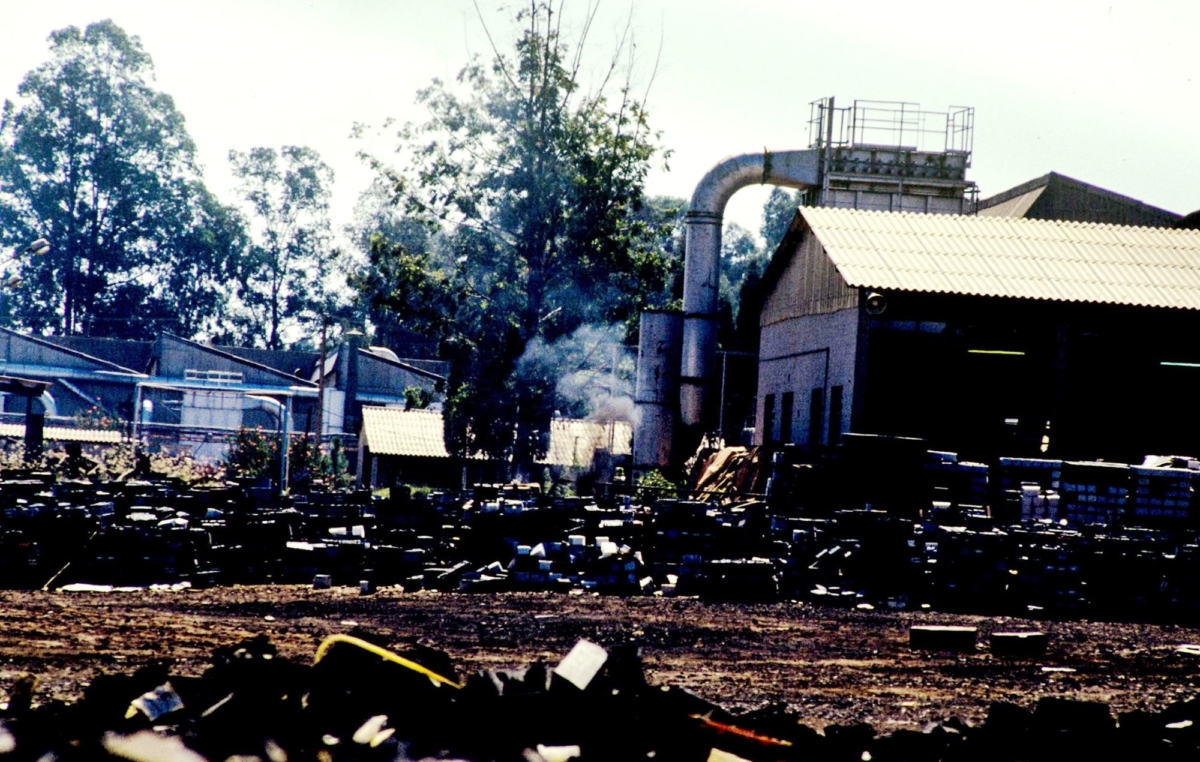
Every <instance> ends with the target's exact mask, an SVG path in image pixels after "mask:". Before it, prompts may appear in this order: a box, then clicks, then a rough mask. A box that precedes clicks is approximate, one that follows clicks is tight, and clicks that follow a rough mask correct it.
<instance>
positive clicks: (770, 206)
mask: <svg viewBox="0 0 1200 762" xmlns="http://www.w3.org/2000/svg"><path fill="white" fill-rule="evenodd" d="M798 206H800V191H794V190H786V189H784V188H778V187H776V188H772V189H771V195H770V196H768V197H767V202H766V203H765V204H763V221H762V227H761V228H759V233H760V234H761V235H762V237H763V241H764V242H765V243H766V245H767V254H768V255H769V254H772V253H774V251H775V247H776V246H778V245H779V242H780V241H782V240H783V234H784V233H786V232H787V229H788V225H791V224H792V217H795V216H796V207H798Z"/></svg>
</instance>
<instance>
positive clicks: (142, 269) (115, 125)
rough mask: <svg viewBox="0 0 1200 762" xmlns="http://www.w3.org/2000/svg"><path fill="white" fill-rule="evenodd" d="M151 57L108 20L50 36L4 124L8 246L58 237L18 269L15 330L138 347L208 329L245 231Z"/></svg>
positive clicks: (8, 105)
mask: <svg viewBox="0 0 1200 762" xmlns="http://www.w3.org/2000/svg"><path fill="white" fill-rule="evenodd" d="M153 78H154V69H153V64H152V62H151V60H150V56H149V55H148V54H147V53H146V52H145V50H143V48H142V45H141V42H140V41H139V39H138V38H137V37H133V36H129V35H127V34H126V33H125V32H124V31H123V30H122V29H121V28H120V27H118V26H117V25H116V24H114V23H113V22H112V21H101V22H97V23H94V24H90V25H89V26H88V27H87V28H86V29H84V30H83V31H80V29H79V28H77V27H73V26H72V27H67V28H65V29H60V30H58V31H56V32H54V33H52V34H51V35H50V59H49V60H48V61H47V62H46V63H44V64H42V65H41V66H39V67H37V68H36V69H34V70H33V71H31V72H29V73H28V74H27V75H26V76H25V78H24V80H23V81H22V82H21V85H20V88H19V99H18V101H17V102H16V103H13V102H10V101H6V102H5V104H4V108H3V115H2V117H0V231H2V232H0V236H3V243H5V244H8V245H12V244H17V243H22V242H25V241H28V240H31V239H33V238H36V237H45V238H48V239H50V241H51V244H52V249H51V251H50V253H49V254H47V255H45V256H44V257H40V258H37V259H30V260H27V261H25V262H22V263H21V265H20V266H21V269H22V272H23V275H24V277H25V281H26V283H27V287H26V288H24V289H22V291H21V292H19V293H18V294H17V296H16V298H15V302H16V305H17V309H16V312H17V318H18V320H19V322H20V323H21V324H23V325H25V326H27V327H29V328H32V329H34V330H37V331H53V332H56V333H62V334H72V333H89V334H96V335H106V336H116V337H137V338H142V337H146V336H149V335H153V334H154V333H155V332H156V331H157V330H158V329H161V328H165V329H168V330H171V331H173V332H176V333H180V334H183V335H187V336H191V335H195V334H198V333H204V332H207V331H210V330H213V329H214V327H215V326H216V324H217V322H218V320H219V315H220V311H221V306H222V303H223V296H224V294H225V293H226V291H225V289H224V287H223V284H224V282H225V277H224V274H225V271H226V269H227V267H228V265H229V263H230V261H231V260H233V259H235V258H236V256H237V254H238V252H239V250H240V245H241V241H242V231H241V225H240V220H239V219H238V217H237V215H236V214H235V213H233V212H231V211H230V210H229V209H227V208H225V207H224V206H222V205H221V204H220V203H219V202H218V201H217V200H216V199H215V198H214V197H213V196H212V195H211V194H209V193H208V191H207V190H206V189H205V188H204V185H203V183H202V181H201V176H200V172H199V170H198V168H197V166H196V161H195V147H194V145H193V144H192V141H191V138H189V137H188V134H187V130H186V129H185V127H184V120H183V116H182V115H181V114H180V113H179V112H178V111H176V109H175V105H174V102H173V101H172V99H171V97H170V96H168V95H166V94H164V93H162V92H159V91H158V90H156V89H155V88H154V86H153Z"/></svg>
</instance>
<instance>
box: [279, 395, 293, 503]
mask: <svg viewBox="0 0 1200 762" xmlns="http://www.w3.org/2000/svg"><path fill="white" fill-rule="evenodd" d="M279 411H280V415H279V417H280V418H281V419H282V420H280V423H281V424H282V426H281V428H282V429H283V438H282V442H281V443H280V447H282V448H283V449H282V450H281V454H280V458H279V461H280V472H281V473H280V475H279V494H280V495H282V494H284V493H285V492H287V488H288V459H289V457H290V454H291V453H290V450H291V449H292V448H291V444H292V397H291V395H288V396H287V397H284V400H283V404H282V405H280V406H279Z"/></svg>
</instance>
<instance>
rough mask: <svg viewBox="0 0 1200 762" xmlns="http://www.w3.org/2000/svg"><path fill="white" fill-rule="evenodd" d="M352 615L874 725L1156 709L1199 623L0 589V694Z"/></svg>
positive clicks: (1197, 661)
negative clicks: (1057, 702) (993, 642)
mask: <svg viewBox="0 0 1200 762" xmlns="http://www.w3.org/2000/svg"><path fill="white" fill-rule="evenodd" d="M912 624H965V625H972V626H976V627H978V628H979V631H980V639H979V640H980V645H979V647H978V649H977V650H976V652H974V653H970V654H944V653H928V652H919V651H913V650H911V649H910V648H909V647H908V627H909V626H910V625H912ZM355 626H361V627H365V628H367V629H369V630H372V631H376V632H380V633H387V634H390V635H391V637H392V638H393V642H394V643H396V644H397V645H402V644H404V643H411V642H416V641H420V642H423V643H426V644H428V645H433V646H436V647H438V648H442V649H444V650H446V651H447V652H448V653H449V654H450V656H451V657H452V658H453V659H454V660H455V662H456V664H458V665H459V674H460V675H464V674H466V673H468V672H470V671H471V670H474V669H479V668H520V667H524V666H526V665H527V664H529V663H531V662H533V661H535V660H542V661H545V662H547V663H550V664H553V663H555V662H557V661H558V659H560V658H561V657H562V656H563V655H564V654H565V653H566V652H567V651H568V650H569V649H570V648H571V646H572V645H573V644H574V642H575V641H576V640H577V639H579V638H589V639H591V640H595V641H597V642H599V643H601V644H613V643H618V642H626V641H634V642H637V643H638V644H640V647H641V653H642V657H643V659H644V663H645V667H646V674H647V678H648V679H649V680H650V681H651V682H653V683H658V684H663V685H667V684H669V685H677V686H681V687H684V688H688V689H690V690H692V691H694V692H695V693H697V694H699V695H701V696H703V697H705V698H707V699H709V700H712V701H716V702H718V703H721V704H723V705H725V706H727V707H729V708H731V709H740V708H750V707H753V706H757V705H761V704H762V703H764V702H768V701H782V702H786V703H787V704H788V705H790V706H791V707H792V708H793V709H795V710H796V711H798V712H799V714H800V716H801V718H802V719H803V721H805V722H807V723H809V724H811V725H813V726H816V727H821V726H823V725H826V724H828V723H833V722H837V723H848V722H868V723H871V724H872V725H874V726H875V727H876V728H877V729H879V730H881V731H889V730H893V729H896V728H899V727H914V726H920V725H922V724H924V723H926V722H928V721H931V720H936V719H944V718H947V717H951V716H957V717H960V718H962V719H964V720H967V721H970V722H978V721H980V720H982V719H983V717H984V715H985V714H986V712H987V709H988V706H989V705H990V704H991V702H993V701H998V700H1007V701H1012V702H1016V703H1019V704H1022V705H1025V706H1030V707H1031V706H1032V705H1033V703H1034V702H1035V701H1036V700H1037V699H1038V698H1039V697H1041V696H1066V697H1072V698H1079V699H1087V700H1096V701H1104V702H1107V703H1109V704H1110V705H1111V707H1112V709H1113V710H1114V712H1123V711H1128V710H1131V709H1146V710H1157V709H1161V708H1163V707H1164V706H1166V705H1167V704H1170V703H1171V702H1173V701H1177V700H1180V699H1182V698H1187V697H1190V696H1192V695H1195V693H1196V684H1197V681H1198V680H1200V676H1198V673H1200V657H1197V656H1189V655H1187V654H1184V653H1179V652H1178V651H1177V650H1176V649H1177V646H1179V645H1181V644H1185V643H1200V631H1198V630H1196V629H1192V628H1183V627H1173V626H1154V625H1141V624H1106V623H1095V622H1039V621H1026V620H1018V619H1008V618H997V617H971V616H954V615H946V614H933V613H916V612H898V613H880V612H865V611H843V610H836V609H822V608H815V607H813V606H811V605H808V604H802V603H781V604H772V605H735V604H709V603H703V602H700V601H697V600H692V599H672V598H615V597H595V596H590V595H585V596H571V595H559V594H540V593H511V594H493V595H466V594H445V593H431V592H421V593H403V592H401V591H399V590H394V589H387V590H382V591H380V592H379V593H378V594H376V595H372V596H360V595H359V594H358V590H357V589H351V588H340V589H339V588H335V589H333V590H320V591H318V590H311V589H308V588H307V587H300V586H255V587H233V588H223V589H215V590H206V591H189V592H183V593H179V592H166V591H163V592H159V591H141V592H129V593H107V594H98V593H29V592H3V593H0V694H2V693H4V691H6V690H7V689H8V688H9V687H10V686H11V685H12V684H13V681H14V680H15V679H16V677H17V676H18V675H19V674H20V673H30V674H33V675H36V676H37V677H38V687H37V690H36V692H35V701H36V702H38V703H45V702H47V701H50V700H54V699H58V700H64V701H71V700H74V699H77V698H78V697H79V696H80V695H81V694H82V691H83V689H84V688H85V687H86V686H87V684H88V682H89V681H90V680H91V679H92V677H93V676H94V675H97V674H101V673H106V672H117V671H131V670H133V669H135V668H136V667H138V666H141V665H143V664H146V663H148V662H151V661H154V660H161V659H170V660H172V661H173V662H174V667H173V670H174V671H175V672H176V673H181V674H187V675H199V674H201V673H202V672H203V671H204V669H205V668H206V667H207V665H208V659H209V655H210V653H211V652H212V650H213V649H214V648H216V647H218V646H223V645H232V644H234V643H236V642H238V641H239V640H241V639H243V638H246V637H249V636H253V635H257V634H259V633H265V634H267V635H268V636H269V637H270V639H271V640H272V642H274V643H275V645H276V646H277V647H278V649H279V652H280V655H281V656H284V657H287V658H291V659H296V660H301V661H306V660H309V659H311V658H312V656H313V654H314V652H315V651H316V648H317V645H318V644H319V643H320V641H321V640H322V638H324V637H325V636H327V635H329V634H333V633H339V632H341V633H344V632H349V631H350V630H351V629H352V628H354V627H355ZM1022 629H1040V630H1042V631H1044V632H1047V633H1048V634H1049V635H1050V649H1049V651H1048V653H1047V654H1046V655H1045V656H1044V657H1040V658H1038V659H1035V660H1015V659H1005V658H998V657H993V656H992V655H991V654H990V653H989V652H988V650H987V645H986V644H987V634H988V633H990V632H992V631H1013V630H1022Z"/></svg>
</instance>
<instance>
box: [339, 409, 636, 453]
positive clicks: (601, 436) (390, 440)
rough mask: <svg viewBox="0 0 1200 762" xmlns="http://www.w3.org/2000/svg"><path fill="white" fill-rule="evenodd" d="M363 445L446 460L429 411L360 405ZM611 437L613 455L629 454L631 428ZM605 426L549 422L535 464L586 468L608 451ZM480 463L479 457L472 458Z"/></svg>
mask: <svg viewBox="0 0 1200 762" xmlns="http://www.w3.org/2000/svg"><path fill="white" fill-rule="evenodd" d="M362 415H363V435H364V437H365V440H366V441H365V444H366V446H367V447H368V448H369V449H370V450H371V452H373V453H375V454H376V455H398V456H402V457H413V458H449V457H450V453H449V452H448V451H447V450H446V440H445V436H444V434H443V429H442V414H441V413H438V412H432V411H429V410H404V409H403V408H398V407H375V406H372V405H364V406H363V409H362ZM611 433H612V435H613V439H614V445H615V446H614V449H615V450H616V454H617V455H628V454H629V453H630V452H632V443H633V427H632V426H630V424H628V423H626V422H623V421H619V422H617V423H615V424H614V425H613V430H612V432H611ZM609 435H610V430H609V425H608V424H604V423H596V422H593V421H579V420H572V419H565V418H559V419H555V420H553V421H551V422H550V444H549V447H548V448H547V451H546V457H545V458H542V459H541V460H539V461H538V462H539V463H543V464H547V465H557V466H584V467H586V466H588V465H590V464H591V462H592V456H593V454H594V451H595V450H597V449H608V442H609ZM476 457H477V458H478V459H482V458H483V456H482V455H480V456H476Z"/></svg>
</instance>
